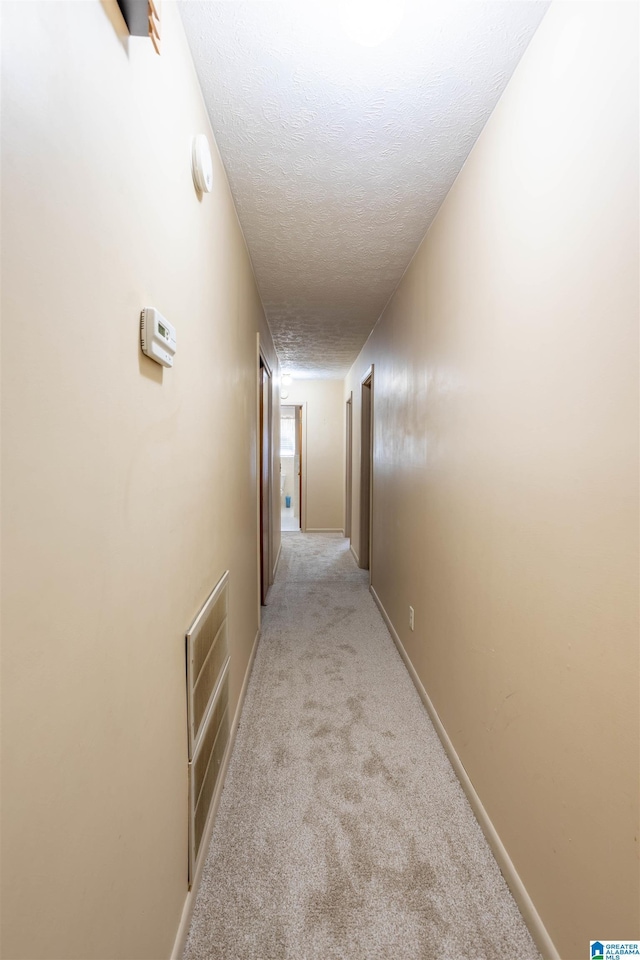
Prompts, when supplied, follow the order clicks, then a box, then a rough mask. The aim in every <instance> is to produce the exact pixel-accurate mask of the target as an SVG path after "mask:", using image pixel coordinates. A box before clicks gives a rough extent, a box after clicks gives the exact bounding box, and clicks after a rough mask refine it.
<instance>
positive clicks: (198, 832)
mask: <svg viewBox="0 0 640 960" xmlns="http://www.w3.org/2000/svg"><path fill="white" fill-rule="evenodd" d="M228 582H229V572H228V571H227V572H226V573H225V574H224V576H223V577H222V578H221V579H220V581H219V583H218V584H217V585H216V587H215V588H214V590H213V591H212V593H211V594H210V596H209V597H208V599H207V601H206V603H205V604H204V606H203V608H202V610H201V611H200V613H199V614H198V616H197V617H196V619H195V620H194V622H193V624H192V626H191V628H190V629H189V631H188V632H187V637H186V653H187V705H188V726H189V884H191V882H192V881H193V876H194V873H195V868H196V864H197V861H198V857H199V855H200V852H201V845H202V838H203V836H204V833H205V829H206V826H207V821H208V819H209V814H210V811H211V804H212V801H213V798H214V796H215V789H216V785H217V782H218V774H219V772H220V768H221V766H222V762H223V760H224V755H225V752H226V748H227V744H228V742H229V641H228V629H227V612H228V596H227V594H228Z"/></svg>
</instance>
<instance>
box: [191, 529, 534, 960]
mask: <svg viewBox="0 0 640 960" xmlns="http://www.w3.org/2000/svg"><path fill="white" fill-rule="evenodd" d="M435 957H438V958H440V960H485V958H486V960H539V954H538V951H537V949H536V947H535V945H534V943H533V941H532V940H531V937H530V935H529V933H528V931H527V929H526V927H525V925H524V922H523V920H522V918H521V916H520V914H519V912H518V909H517V907H516V905H515V903H514V901H513V899H512V897H511V895H510V893H509V891H508V889H507V886H506V884H505V882H504V879H503V877H502V875H501V873H500V870H499V869H498V866H497V864H496V862H495V860H494V859H493V856H492V854H491V851H490V850H489V847H488V845H487V843H486V841H485V839H484V836H483V835H482V832H481V830H480V827H479V826H478V824H477V822H476V820H475V818H474V816H473V813H472V812H471V808H470V807H469V804H468V802H467V800H466V797H465V796H464V793H463V791H462V788H461V787H460V785H459V783H458V781H457V779H456V777H455V774H454V773H453V770H452V768H451V766H450V764H449V761H448V759H447V757H446V755H445V753H444V750H443V748H442V746H441V744H440V741H439V740H438V737H437V735H436V733H435V730H434V728H433V726H432V724H431V721H430V720H429V718H428V715H427V713H426V711H425V710H424V707H423V705H422V703H421V701H420V699H419V697H418V694H417V692H416V690H415V688H414V686H413V684H412V682H411V680H410V678H409V675H408V674H407V672H406V669H405V667H404V665H403V663H402V661H401V659H400V657H399V655H398V653H397V651H396V649H395V647H394V645H393V641H392V640H391V638H390V637H389V634H388V632H387V629H386V627H385V625H384V622H383V620H382V618H381V617H380V614H379V612H378V610H377V608H376V606H375V604H374V602H373V599H372V598H371V595H370V594H369V590H368V574H367V572H366V571H360V570H358V568H357V567H356V565H355V563H354V561H353V558H352V556H351V554H350V552H349V547H348V541H346V540H344V539H342V538H341V537H339V536H338V535H335V534H289V535H285V536H283V548H282V557H281V560H280V566H279V570H278V577H277V580H276V583H275V584H274V586H273V587H272V590H271V593H270V595H269V605H268V606H267V608H266V610H265V611H264V618H263V628H262V639H261V641H260V645H259V648H258V653H257V656H256V661H255V666H254V670H253V674H252V678H251V682H250V685H249V690H248V693H247V699H246V702H245V707H244V711H243V714H242V720H241V724H240V728H239V731H238V737H237V740H236V745H235V750H234V755H233V758H232V761H231V764H230V767H229V772H228V775H227V781H226V783H225V787H224V791H223V796H222V800H221V804H220V808H219V811H218V816H217V821H216V824H215V827H214V832H213V837H212V842H211V847H210V850H209V853H208V857H207V862H206V866H205V870H204V875H203V879H202V883H201V887H200V891H199V894H198V898H197V902H196V907H195V912H194V917H193V921H192V925H191V931H190V934H189V939H188V942H187V945H186V949H185V953H184V960H337V958H340V960H427V958H429V960H432V958H435Z"/></svg>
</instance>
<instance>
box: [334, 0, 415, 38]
mask: <svg viewBox="0 0 640 960" xmlns="http://www.w3.org/2000/svg"><path fill="white" fill-rule="evenodd" d="M403 17H404V3H403V2H402V0H350V2H349V3H347V4H345V6H344V8H343V10H342V13H341V15H340V19H341V20H342V26H343V27H344V29H345V32H346V33H347V34H348V35H349V36H350V37H351V39H352V40H355V42H356V43H360V44H362V46H363V47H377V46H378V45H379V44H381V43H384V41H385V40H388V39H389V38H390V37H391V36H393V34H394V33H395V32H396V30H397V29H398V27H399V26H400V24H401V22H402V18H403Z"/></svg>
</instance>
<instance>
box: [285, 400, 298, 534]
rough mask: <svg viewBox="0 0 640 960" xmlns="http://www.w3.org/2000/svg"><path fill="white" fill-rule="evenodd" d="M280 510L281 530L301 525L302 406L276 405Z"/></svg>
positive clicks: (290, 529) (293, 531)
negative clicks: (278, 409) (278, 431)
mask: <svg viewBox="0 0 640 960" xmlns="http://www.w3.org/2000/svg"><path fill="white" fill-rule="evenodd" d="M280 511H281V529H282V531H283V533H285V532H289V533H295V532H296V531H300V530H301V528H302V523H301V519H302V407H301V406H297V405H293V404H291V405H283V406H281V407H280Z"/></svg>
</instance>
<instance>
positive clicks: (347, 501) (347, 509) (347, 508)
mask: <svg viewBox="0 0 640 960" xmlns="http://www.w3.org/2000/svg"><path fill="white" fill-rule="evenodd" d="M352 432H353V395H352V396H350V397H349V399H348V400H347V422H346V424H345V436H346V450H345V493H344V535H345V537H348V539H349V540H351V500H352V495H353V491H352V463H351V435H352Z"/></svg>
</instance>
